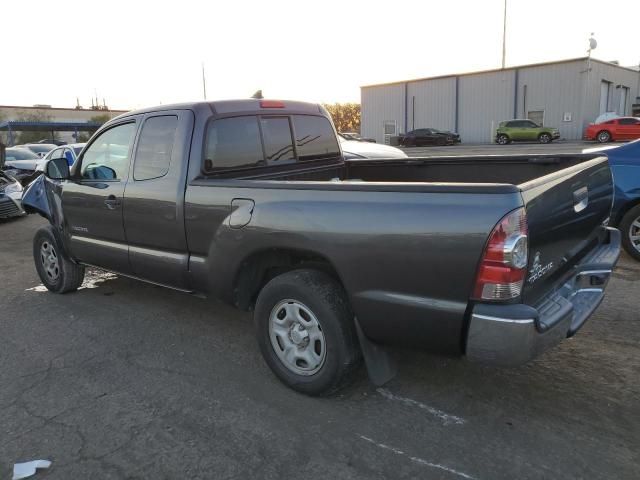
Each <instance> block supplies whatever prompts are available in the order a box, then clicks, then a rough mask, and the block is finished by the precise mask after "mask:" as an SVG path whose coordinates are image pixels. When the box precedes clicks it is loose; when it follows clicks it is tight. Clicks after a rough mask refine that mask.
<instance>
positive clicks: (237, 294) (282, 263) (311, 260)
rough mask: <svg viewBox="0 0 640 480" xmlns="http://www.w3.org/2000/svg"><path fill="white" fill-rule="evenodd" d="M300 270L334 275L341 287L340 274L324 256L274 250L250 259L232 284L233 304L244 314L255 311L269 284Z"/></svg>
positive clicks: (256, 254) (245, 261) (312, 253)
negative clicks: (259, 297)
mask: <svg viewBox="0 0 640 480" xmlns="http://www.w3.org/2000/svg"><path fill="white" fill-rule="evenodd" d="M299 268H308V269H315V270H320V271H322V272H325V273H327V274H329V275H331V276H332V277H333V278H335V280H336V281H337V282H338V283H340V285H342V281H341V279H340V276H339V275H338V272H337V270H336V269H335V267H334V266H333V265H332V264H331V262H330V261H329V260H327V259H326V258H325V257H323V256H322V255H318V254H316V253H314V252H307V251H301V250H288V249H272V250H267V251H262V252H258V253H255V254H252V255H250V256H249V257H247V258H246V259H245V260H244V261H243V262H242V264H241V266H240V268H239V270H238V272H237V274H236V277H235V279H234V283H233V303H234V305H236V306H237V307H238V308H240V309H242V310H253V306H254V304H255V302H256V298H257V297H258V294H259V293H260V290H262V287H264V286H265V285H266V284H267V282H269V281H270V280H271V279H273V278H275V277H277V276H278V275H280V274H282V273H285V272H289V271H291V270H296V269H299Z"/></svg>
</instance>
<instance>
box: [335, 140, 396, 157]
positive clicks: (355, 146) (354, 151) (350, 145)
mask: <svg viewBox="0 0 640 480" xmlns="http://www.w3.org/2000/svg"><path fill="white" fill-rule="evenodd" d="M338 138H339V139H340V146H341V147H342V154H343V155H344V158H345V159H347V160H354V159H359V158H371V159H375V158H408V156H407V154H406V153H404V152H403V151H402V150H400V149H399V148H396V147H390V146H389V145H380V144H379V143H370V142H361V141H358V140H348V139H346V138H345V137H343V136H342V135H340V134H338Z"/></svg>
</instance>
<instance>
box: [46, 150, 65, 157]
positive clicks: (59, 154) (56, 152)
mask: <svg viewBox="0 0 640 480" xmlns="http://www.w3.org/2000/svg"><path fill="white" fill-rule="evenodd" d="M47 158H49V159H52V158H62V148H56V149H55V150H52V151H51V153H50V154H49V155H48V156H47Z"/></svg>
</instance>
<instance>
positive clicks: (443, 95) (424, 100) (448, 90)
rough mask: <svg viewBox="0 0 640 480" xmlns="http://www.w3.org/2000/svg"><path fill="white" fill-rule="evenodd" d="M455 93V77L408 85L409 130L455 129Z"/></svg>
mask: <svg viewBox="0 0 640 480" xmlns="http://www.w3.org/2000/svg"><path fill="white" fill-rule="evenodd" d="M455 95H456V79H455V78H437V79H434V80H425V81H422V82H410V83H409V84H408V85H407V103H408V116H407V117H408V122H407V130H414V129H416V128H426V127H433V128H439V129H442V130H452V131H453V130H454V129H455V128H456V125H455V121H456V120H455V113H456V110H455V109H456V98H455ZM414 106H415V108H414Z"/></svg>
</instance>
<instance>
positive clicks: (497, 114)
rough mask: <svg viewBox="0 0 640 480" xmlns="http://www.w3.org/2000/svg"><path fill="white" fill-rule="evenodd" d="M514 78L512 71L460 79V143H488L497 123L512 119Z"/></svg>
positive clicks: (491, 138)
mask: <svg viewBox="0 0 640 480" xmlns="http://www.w3.org/2000/svg"><path fill="white" fill-rule="evenodd" d="M514 78H515V73H514V71H513V70H505V71H502V72H492V73H484V74H481V75H467V76H462V77H460V93H459V102H460V105H459V107H458V111H459V115H460V117H459V120H458V125H459V129H458V133H460V136H461V137H462V141H464V142H471V143H490V142H491V141H492V140H493V135H494V132H495V129H496V128H497V125H498V123H500V122H501V121H502V120H508V119H510V118H512V117H513V101H514V88H515V83H514Z"/></svg>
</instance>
